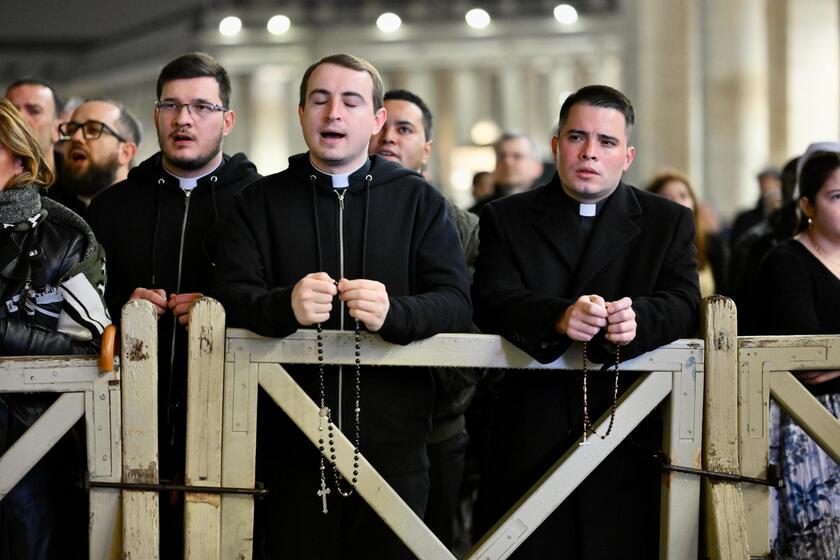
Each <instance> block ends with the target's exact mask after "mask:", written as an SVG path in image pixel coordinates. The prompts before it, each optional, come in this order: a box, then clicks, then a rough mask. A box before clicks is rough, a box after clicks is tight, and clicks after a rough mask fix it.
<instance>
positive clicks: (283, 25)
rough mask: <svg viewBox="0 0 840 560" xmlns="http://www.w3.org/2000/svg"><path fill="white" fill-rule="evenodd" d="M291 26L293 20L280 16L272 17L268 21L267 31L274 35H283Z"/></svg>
mask: <svg viewBox="0 0 840 560" xmlns="http://www.w3.org/2000/svg"><path fill="white" fill-rule="evenodd" d="M291 26H292V20H290V19H289V18H287V17H286V16H284V15H280V14H278V15H276V16H272V17H271V19H269V20H268V23H267V24H266V26H265V27H266V29H268V32H269V33H271V34H272V35H282V34H283V33H285V32H286V31H288V30H289V28H290V27H291Z"/></svg>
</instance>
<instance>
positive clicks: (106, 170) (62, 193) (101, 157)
mask: <svg viewBox="0 0 840 560" xmlns="http://www.w3.org/2000/svg"><path fill="white" fill-rule="evenodd" d="M58 130H59V132H60V133H61V136H62V138H64V139H65V140H66V142H67V152H66V154H67V155H66V156H65V158H64V160H63V162H62V164H61V180H60V181H58V182H57V183H56V184H55V185H54V186H53V187H52V188H50V190H49V196H50V198H52V199H54V200H57V201H58V202H60V203H62V204H63V205H64V206H66V207H68V208H70V209H71V210H73V211H74V212H76V213H77V214H79V215H80V216H82V217H85V216H86V214H87V208H88V205H90V201H91V200H92V199H93V197H94V196H96V195H97V194H98V193H99V192H101V191H102V190H104V189H106V188H108V187H110V186H111V185H113V184H114V183H117V182H119V181H123V180H125V179H126V177H128V170H129V169H130V168H131V164H132V162H133V161H134V156H135V154H136V153H137V147H138V146H139V145H140V140H141V135H142V132H141V128H140V123H139V122H137V119H136V118H134V115H132V114H131V113H129V112H128V110H127V109H126V108H125V107H124V106H123V104H122V103H120V102H119V101H115V100H113V99H106V98H96V99H88V100H86V101H84V102H83V103H82V104H81V105H79V106H78V107H77V108H76V110H75V111H73V114H72V116H71V117H70V120H69V121H68V122H65V123H62V124H60V125H59V127H58Z"/></svg>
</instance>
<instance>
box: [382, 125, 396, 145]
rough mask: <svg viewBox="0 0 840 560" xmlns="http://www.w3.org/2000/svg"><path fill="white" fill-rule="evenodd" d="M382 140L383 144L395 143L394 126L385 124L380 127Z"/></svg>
mask: <svg viewBox="0 0 840 560" xmlns="http://www.w3.org/2000/svg"><path fill="white" fill-rule="evenodd" d="M382 142H383V143H384V144H396V142H397V133H396V129H395V127H393V126H388V125H387V124H386V125H385V126H383V127H382Z"/></svg>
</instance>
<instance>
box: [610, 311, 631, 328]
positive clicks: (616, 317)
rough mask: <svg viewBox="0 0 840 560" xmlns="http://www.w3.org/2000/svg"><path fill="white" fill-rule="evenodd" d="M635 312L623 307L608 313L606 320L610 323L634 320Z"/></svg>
mask: <svg viewBox="0 0 840 560" xmlns="http://www.w3.org/2000/svg"><path fill="white" fill-rule="evenodd" d="M635 319H636V313H635V312H633V310H632V309H623V310H621V311H618V312H616V313H610V315H609V316H608V317H607V321H609V323H610V324H611V325H612V324H618V323H626V322H627V321H635Z"/></svg>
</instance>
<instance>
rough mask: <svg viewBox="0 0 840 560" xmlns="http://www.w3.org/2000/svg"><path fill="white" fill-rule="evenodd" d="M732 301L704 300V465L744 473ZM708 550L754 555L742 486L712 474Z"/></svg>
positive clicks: (714, 554) (722, 555) (719, 555)
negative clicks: (749, 545)
mask: <svg viewBox="0 0 840 560" xmlns="http://www.w3.org/2000/svg"><path fill="white" fill-rule="evenodd" d="M737 326H738V322H737V313H736V310H735V304H734V302H733V301H732V300H730V299H728V298H725V297H722V296H712V297H710V298H707V299H706V300H705V302H704V325H703V328H704V338H705V340H706V346H705V352H706V360H705V372H706V376H705V377H706V388H705V395H706V399H705V410H704V414H703V418H704V423H703V441H704V446H703V467H704V468H705V469H707V470H711V471H717V472H724V473H727V474H739V472H740V466H739V457H738V433H739V432H738V332H737ZM703 484H704V488H705V491H704V495H705V496H706V499H707V502H706V511H707V523H706V535H707V539H708V540H707V543H706V548H707V550H706V553H707V555H708V556H709V557H710V558H713V559H727V560H728V559H739V560H746V559H747V558H749V554H750V552H749V551H750V549H749V548H748V546H747V528H746V519H745V515H744V502H743V496H742V489H741V484H740V483H738V482H729V481H722V480H714V479H708V478H706V479H705V480H704V481H703Z"/></svg>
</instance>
